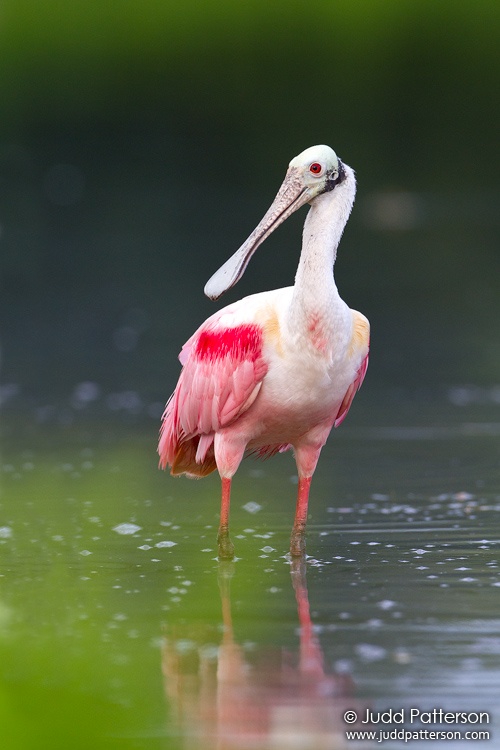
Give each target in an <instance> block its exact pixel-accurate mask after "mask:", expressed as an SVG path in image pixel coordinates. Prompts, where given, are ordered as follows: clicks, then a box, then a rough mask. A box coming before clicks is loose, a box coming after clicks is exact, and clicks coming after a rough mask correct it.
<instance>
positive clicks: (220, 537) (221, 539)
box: [217, 477, 234, 560]
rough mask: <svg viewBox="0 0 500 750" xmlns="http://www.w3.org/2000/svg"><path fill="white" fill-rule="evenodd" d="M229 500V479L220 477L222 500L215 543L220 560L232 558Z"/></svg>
mask: <svg viewBox="0 0 500 750" xmlns="http://www.w3.org/2000/svg"><path fill="white" fill-rule="evenodd" d="M230 502H231V479H230V478H228V477H222V501H221V506H220V523H219V533H218V534H217V544H218V546H219V558H220V559H221V560H232V558H233V557H234V544H233V543H232V541H231V540H230V538H229V505H230Z"/></svg>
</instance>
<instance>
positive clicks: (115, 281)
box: [0, 0, 500, 401]
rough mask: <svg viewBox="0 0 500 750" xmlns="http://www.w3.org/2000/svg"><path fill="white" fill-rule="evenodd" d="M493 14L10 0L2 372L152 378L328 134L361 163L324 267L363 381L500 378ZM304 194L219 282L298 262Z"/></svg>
mask: <svg viewBox="0 0 500 750" xmlns="http://www.w3.org/2000/svg"><path fill="white" fill-rule="evenodd" d="M499 22H500V6H499V5H498V3H497V2H487V1H486V0H481V1H480V2H477V1H475V2H464V1H460V2H456V1H455V2H448V1H447V0H442V1H441V2H439V3H436V2H432V1H430V0H429V1H427V0H392V1H390V0H385V2H383V3H381V2H378V1H375V0H373V1H372V0H362V1H361V2H357V3H353V2H352V1H351V0H349V1H348V0H340V1H339V0H336V1H335V2H333V1H332V0H328V1H319V2H318V1H314V2H308V3H304V2H290V1H287V2H283V1H282V0H275V1H274V2H271V3H270V2H261V1H259V0H254V1H253V2H238V3H235V2H231V1H230V0H217V2H193V0H187V1H186V2H183V3H174V2H168V1H165V0H162V1H160V0H143V1H142V2H140V3H139V2H126V1H124V0H120V2H106V3H102V2H96V1H95V0H87V1H86V2H78V1H76V2H75V1H73V2H70V3H68V2H62V1H59V2H57V1H56V0H46V2H43V3H38V2H34V1H33V0H3V2H2V7H1V12H0V227H1V235H0V263H1V302H0V305H1V316H2V317H1V320H2V324H1V343H2V349H3V355H2V360H3V373H2V377H3V381H4V382H7V383H11V382H12V383H15V384H16V386H17V387H18V389H19V390H18V393H19V394H23V396H24V399H25V400H26V399H33V400H34V401H37V400H40V399H42V400H43V399H45V400H47V399H51V398H57V397H61V398H66V397H67V396H68V394H69V393H71V391H72V389H73V388H74V385H75V383H77V382H80V381H92V382H96V383H98V384H99V386H100V387H102V388H103V392H106V391H109V390H111V389H113V388H114V389H127V388H128V389H136V390H139V391H141V392H143V393H145V394H147V396H148V398H150V399H153V400H155V399H157V400H159V401H161V400H163V399H165V398H166V396H167V395H168V393H169V392H170V390H171V389H172V387H173V385H174V382H175V378H176V374H177V371H178V370H177V365H176V362H175V356H176V354H177V352H178V350H179V349H180V346H181V344H182V343H183V341H184V340H185V339H186V338H187V337H188V336H189V335H190V333H191V332H192V330H193V329H194V327H196V326H197V325H198V324H199V323H200V322H201V321H202V320H203V319H204V318H205V317H206V316H207V315H208V314H210V313H211V312H213V311H214V310H215V309H216V307H215V305H214V304H213V303H211V302H209V301H208V300H206V299H205V298H204V296H203V284H204V282H205V281H206V280H207V278H208V277H209V276H210V274H211V273H212V272H213V271H214V270H215V269H216V268H217V267H218V265H220V263H221V262H222V261H223V260H224V259H225V258H226V257H228V255H229V254H230V253H232V252H233V251H234V250H235V249H236V247H238V246H239V244H240V243H241V242H242V241H243V240H244V239H245V237H246V236H247V234H248V233H249V232H250V231H251V229H252V228H253V226H254V225H255V224H256V223H257V221H258V220H259V219H260V217H261V215H262V214H263V213H264V211H265V210H266V209H267V207H268V205H269V203H270V201H271V199H272V198H273V196H274V193H275V191H276V190H277V188H278V186H279V184H280V182H281V180H282V177H283V175H284V172H285V169H286V166H287V164H288V162H289V160H290V159H291V158H292V157H293V156H295V155H296V154H297V153H299V152H300V151H302V150H303V149H304V148H306V147H308V146H310V145H312V144H315V143H323V142H324V143H328V144H329V145H331V146H332V147H333V148H334V149H335V150H336V151H337V152H338V154H339V155H340V156H341V157H342V158H343V159H344V160H345V161H346V162H347V163H349V164H350V165H351V166H353V167H354V168H355V170H356V172H357V176H358V182H359V191H358V200H357V203H356V205H355V209H354V213H353V215H352V218H351V220H350V223H349V226H348V229H347V232H346V235H345V237H344V239H343V242H342V245H341V250H340V254H339V260H338V264H337V273H336V275H337V282H338V285H339V288H340V291H341V294H342V295H343V296H344V298H345V299H346V301H347V302H348V303H349V304H350V305H351V306H352V307H355V308H358V309H360V310H361V311H362V312H364V313H365V314H366V315H367V316H368V317H369V318H370V320H371V322H372V328H373V340H372V360H371V367H370V381H371V383H372V388H373V389H375V390H376V389H377V387H379V388H382V389H384V388H388V387H389V388H390V387H399V386H402V387H409V388H419V387H420V386H421V385H425V387H429V388H431V389H432V388H435V387H437V388H442V387H447V386H449V385H450V384H457V383H458V384H460V383H463V382H475V383H479V384H483V385H490V384H492V383H495V382H498V368H499V364H500V347H499V341H498V312H499V305H498V298H499V289H500V283H499V273H498V271H499V258H500V255H499V251H498V240H499V219H498V198H499V170H498V167H499V161H500V160H499V149H498V125H499V97H498V87H499V75H498V74H499V67H500V53H499V36H500V35H499V28H500V26H499ZM61 165H62V166H61ZM304 215H305V213H304V212H300V213H299V215H298V216H294V217H293V218H292V219H291V220H290V221H289V222H288V223H287V225H286V226H284V227H283V228H282V229H281V230H280V232H279V233H278V234H277V235H276V236H275V237H273V238H272V240H271V241H269V242H268V243H267V244H266V246H265V247H264V248H263V249H262V250H261V251H260V253H259V254H258V256H257V257H256V258H255V259H254V261H253V262H252V264H251V266H250V269H249V271H248V272H247V274H246V277H245V279H244V280H243V281H242V282H241V283H240V284H239V285H238V287H237V288H236V289H235V290H233V291H231V292H230V293H229V294H228V295H227V296H226V297H225V298H224V300H223V301H224V302H229V301H231V300H233V299H238V298H239V297H241V296H243V295H244V294H247V293H251V292H255V291H260V290H263V289H266V288H273V287H277V286H285V285H288V284H290V283H292V280H293V274H294V270H295V267H296V264H297V260H298V254H299V249H300V229H301V225H302V222H303V219H304ZM123 328H125V329H127V330H126V331H125V333H124V335H125V338H126V337H127V335H128V336H129V339H127V338H126V341H125V344H126V346H125V351H124V350H123V346H122V347H121V348H120V344H118V345H117V344H116V341H117V340H118V341H120V335H121V334H120V331H121V332H122V333H123ZM127 331H128V333H127ZM130 336H131V338H130ZM117 337H118V338H117ZM127 342H128V343H127ZM127 347H128V348H127ZM375 390H374V392H375Z"/></svg>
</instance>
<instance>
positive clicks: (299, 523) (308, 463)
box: [290, 425, 330, 557]
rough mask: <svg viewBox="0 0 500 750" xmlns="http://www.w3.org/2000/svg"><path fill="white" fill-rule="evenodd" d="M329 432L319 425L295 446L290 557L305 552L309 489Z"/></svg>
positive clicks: (328, 429)
mask: <svg viewBox="0 0 500 750" xmlns="http://www.w3.org/2000/svg"><path fill="white" fill-rule="evenodd" d="M329 432H330V427H329V426H328V425H326V426H325V425H320V426H319V427H318V428H316V429H315V430H311V432H309V434H308V435H306V436H305V439H304V440H303V441H302V442H301V443H300V445H297V446H295V462H296V464H297V471H298V473H299V489H298V492H297V506H296V508H295V520H294V522H293V529H292V538H291V539H290V554H291V555H292V557H301V556H302V555H304V554H305V551H306V540H305V531H306V523H307V506H308V503H309V489H310V487H311V479H312V476H313V474H314V470H315V469H316V465H317V463H318V459H319V454H320V453H321V448H322V447H323V445H324V444H325V441H326V438H327V437H328V433H329Z"/></svg>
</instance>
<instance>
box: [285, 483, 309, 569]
mask: <svg viewBox="0 0 500 750" xmlns="http://www.w3.org/2000/svg"><path fill="white" fill-rule="evenodd" d="M311 479H312V477H299V490H298V493H297V506H296V508H295V520H294V522H293V529H292V537H291V539H290V554H291V555H292V556H293V557H302V555H304V554H305V551H306V540H305V530H306V523H307V506H308V503H309V489H310V487H311Z"/></svg>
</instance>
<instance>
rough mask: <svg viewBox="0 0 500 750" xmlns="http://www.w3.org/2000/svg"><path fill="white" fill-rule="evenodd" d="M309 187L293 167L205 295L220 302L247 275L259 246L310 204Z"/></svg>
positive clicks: (215, 275) (211, 279) (206, 287)
mask: <svg viewBox="0 0 500 750" xmlns="http://www.w3.org/2000/svg"><path fill="white" fill-rule="evenodd" d="M311 198H312V196H311V195H310V191H309V188H308V187H307V186H305V185H304V183H303V181H302V180H301V179H300V178H299V172H298V170H297V169H296V168H294V167H290V168H289V170H288V172H287V174H286V177H285V179H284V181H283V184H282V185H281V187H280V189H279V190H278V193H277V195H276V198H275V199H274V201H273V202H272V204H271V206H270V208H269V210H268V211H267V212H266V214H265V216H264V217H263V219H262V220H261V222H260V223H259V224H258V226H257V227H256V228H255V229H254V230H253V232H252V234H251V235H250V236H249V237H248V239H247V240H245V242H244V243H243V245H241V247H240V248H239V249H238V250H237V251H236V252H235V253H234V255H232V256H231V257H230V258H229V260H227V261H226V262H225V263H224V265H222V266H221V267H220V268H219V270H218V271H216V272H215V273H214V275H213V276H212V277H211V278H210V279H209V280H208V281H207V283H206V285H205V294H206V295H207V297H210V299H214V300H215V299H217V298H218V297H220V296H221V295H222V294H224V292H226V291H227V290H228V289H230V288H231V287H232V286H234V285H235V284H236V282H237V281H239V280H240V279H241V277H242V276H243V274H244V272H245V269H246V267H247V265H248V263H249V261H250V258H251V257H252V255H253V254H254V252H255V251H256V250H257V248H258V247H259V245H261V244H262V242H264V240H265V239H266V238H267V237H269V235H270V234H271V232H273V231H274V230H275V229H276V227H279V225H280V224H282V223H283V222H284V221H285V220H286V219H288V217H289V216H291V214H293V212H294V211H296V210H297V209H298V208H300V207H301V206H303V205H304V204H305V203H307V202H308V201H310V200H311Z"/></svg>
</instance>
